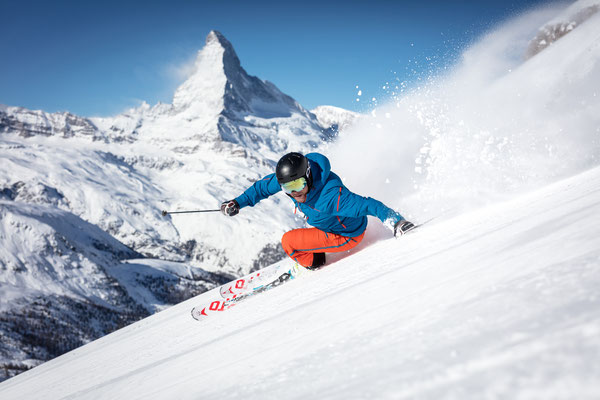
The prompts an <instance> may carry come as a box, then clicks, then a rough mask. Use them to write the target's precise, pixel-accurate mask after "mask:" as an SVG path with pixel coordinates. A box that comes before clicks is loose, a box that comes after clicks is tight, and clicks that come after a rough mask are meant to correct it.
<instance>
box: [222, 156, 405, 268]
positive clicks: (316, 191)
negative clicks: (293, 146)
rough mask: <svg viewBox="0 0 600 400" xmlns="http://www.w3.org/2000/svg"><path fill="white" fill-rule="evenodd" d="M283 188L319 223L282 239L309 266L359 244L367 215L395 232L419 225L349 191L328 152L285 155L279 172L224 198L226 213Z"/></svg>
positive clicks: (311, 222) (287, 249)
mask: <svg viewBox="0 0 600 400" xmlns="http://www.w3.org/2000/svg"><path fill="white" fill-rule="evenodd" d="M280 190H283V191H284V192H285V193H286V194H287V195H288V196H289V197H290V198H291V199H292V201H293V202H294V204H295V205H296V208H299V209H300V210H301V211H302V212H303V213H304V215H305V218H306V221H307V222H308V224H309V225H312V226H313V227H314V228H303V229H293V230H291V231H289V232H286V233H285V234H284V235H283V237H282V238H281V245H282V247H283V250H284V251H285V252H286V253H287V255H288V256H290V258H292V259H293V260H295V261H296V262H297V263H298V264H300V265H302V266H304V267H306V268H308V269H313V268H318V267H320V266H322V265H324V264H325V253H334V252H341V251H346V250H350V249H351V248H353V247H355V246H356V245H357V244H359V243H360V242H361V240H362V239H363V237H364V235H365V231H366V229H367V215H372V216H376V217H378V218H379V219H380V220H381V221H382V222H383V223H384V224H385V225H386V226H388V227H390V228H393V230H394V236H397V235H401V234H404V233H406V232H408V231H409V230H411V229H413V228H414V227H415V225H414V224H412V223H411V222H409V221H406V220H405V219H404V218H403V217H402V215H400V214H399V213H397V212H396V211H394V210H392V209H391V208H389V207H387V206H385V205H384V204H383V203H382V202H380V201H377V200H375V199H372V198H370V197H362V196H359V195H357V194H354V193H352V192H351V191H349V190H348V189H347V188H346V187H345V186H344V184H343V183H342V180H341V179H340V177H339V176H337V175H336V174H335V173H334V172H332V171H331V166H330V163H329V160H328V159H327V157H325V156H324V155H322V154H319V153H309V154H307V155H306V156H304V155H302V154H300V153H289V154H286V155H284V156H283V157H281V159H280V160H279V162H278V163H277V167H276V168H275V173H274V174H269V175H267V176H266V177H264V178H263V179H261V180H259V181H257V182H255V183H254V184H253V185H252V186H251V187H250V188H248V189H247V190H246V191H245V192H244V193H242V194H241V195H240V196H239V197H236V198H235V199H233V200H228V201H225V202H223V203H222V204H221V212H222V213H223V214H225V215H226V216H234V215H237V214H238V213H239V211H240V209H241V208H244V207H246V206H254V205H255V204H256V203H258V202H259V201H261V200H263V199H266V198H267V197H269V196H272V195H274V194H276V193H278V192H279V191H280Z"/></svg>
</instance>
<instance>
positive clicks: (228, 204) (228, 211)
mask: <svg viewBox="0 0 600 400" xmlns="http://www.w3.org/2000/svg"><path fill="white" fill-rule="evenodd" d="M221 212H222V213H223V214H224V215H227V216H228V217H233V216H234V215H237V213H239V212H240V205H239V204H238V202H237V201H235V200H227V201H224V202H223V203H222V204H221Z"/></svg>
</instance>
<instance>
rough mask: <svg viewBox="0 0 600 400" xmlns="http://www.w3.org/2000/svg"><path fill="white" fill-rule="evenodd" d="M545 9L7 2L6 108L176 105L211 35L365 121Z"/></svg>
mask: <svg viewBox="0 0 600 400" xmlns="http://www.w3.org/2000/svg"><path fill="white" fill-rule="evenodd" d="M544 3H546V2H545V1H543V0H522V1H514V0H489V1H485V0H479V1H476V0H463V1H426V0H422V1H410V2H409V1H389V0H370V1H355V0H345V1H325V0H321V1H313V0H309V1H301V2H300V1H293V2H288V1H284V0H280V1H260V0H257V1H250V0H246V1H237V0H236V1H233V0H231V1H227V0H212V1H204V0H197V1H192V0H170V1H153V0H146V1H127V0H121V1H113V0H105V1H98V2H92V1H84V0H80V1H60V0H59V1H33V2H31V1H28V2H20V1H7V0H0V15H2V16H3V18H2V24H0V38H2V40H0V104H6V105H11V106H22V107H26V108H30V109H42V110H45V111H48V112H55V111H70V112H73V113H75V114H78V115H82V116H108V115H114V114H117V113H119V112H121V111H123V110H125V109H126V108H129V107H133V106H137V105H139V103H140V102H141V101H146V102H148V103H149V104H151V105H153V104H156V103H157V102H159V101H161V102H165V103H170V102H171V100H172V95H173V92H174V90H175V88H176V87H177V86H178V85H179V84H180V83H181V82H182V79H183V78H182V74H181V70H182V69H184V68H183V67H184V66H185V65H188V64H189V63H190V61H191V60H193V59H194V58H195V55H196V53H197V51H198V50H200V49H201V48H202V46H203V45H204V40H205V38H206V35H207V34H208V33H209V32H210V31H211V30H213V29H214V30H218V31H220V32H221V33H223V34H224V35H225V37H227V39H229V41H230V42H231V43H232V44H233V46H234V48H235V50H236V52H237V54H238V56H239V58H240V60H241V62H242V66H243V67H244V68H245V69H246V71H247V72H248V73H249V74H251V75H255V76H258V77H259V78H261V79H264V80H269V81H271V82H273V83H274V84H275V85H277V86H278V87H279V89H281V90H282V91H283V92H285V93H287V94H289V95H290V96H292V97H294V98H295V99H296V100H297V101H298V102H300V104H302V105H303V106H305V107H306V108H309V109H310V108H313V107H315V106H317V105H321V104H329V105H335V106H338V107H344V108H347V109H351V110H355V111H365V110H366V109H368V107H370V106H371V105H372V102H371V101H370V99H371V98H372V97H376V98H377V99H378V100H379V101H384V100H385V94H386V91H385V90H383V89H382V86H384V85H385V84H386V82H390V83H392V82H397V81H400V82H401V81H409V82H410V81H414V79H415V76H416V75H418V74H419V73H423V71H427V70H429V69H431V68H435V67H439V66H440V65H443V63H445V62H449V61H451V60H452V58H453V57H455V56H456V55H457V54H459V50H460V48H462V47H464V46H465V45H467V44H468V43H469V42H470V41H471V40H473V39H474V38H476V37H477V36H479V35H481V34H482V33H483V32H485V31H486V30H488V29H490V28H492V27H493V26H495V25H496V24H498V23H499V22H501V21H503V20H505V19H507V18H510V17H511V16H513V15H515V14H517V13H519V12H521V11H523V10H525V9H528V8H531V7H532V6H534V5H538V4H544ZM427 58H432V60H433V61H427ZM415 69H416V70H417V73H415V72H414V71H413V70H415ZM356 86H358V87H359V89H360V90H362V93H363V95H362V96H361V102H356V98H357V95H356V94H357V91H358V90H357V89H356Z"/></svg>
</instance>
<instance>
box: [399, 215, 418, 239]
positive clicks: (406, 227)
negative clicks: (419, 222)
mask: <svg viewBox="0 0 600 400" xmlns="http://www.w3.org/2000/svg"><path fill="white" fill-rule="evenodd" d="M415 228H416V227H415V224H413V223H412V222H409V221H407V220H405V219H401V220H400V221H398V222H396V225H394V236H396V237H398V236H401V235H404V234H405V233H406V232H408V231H411V230H413V229H415Z"/></svg>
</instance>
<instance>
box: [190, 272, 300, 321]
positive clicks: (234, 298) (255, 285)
mask: <svg viewBox="0 0 600 400" xmlns="http://www.w3.org/2000/svg"><path fill="white" fill-rule="evenodd" d="M281 269H282V268H281V266H277V267H276V268H273V270H272V271H267V273H265V274H262V275H259V274H258V273H257V274H250V275H249V276H247V277H244V278H240V279H238V280H237V281H234V282H232V283H229V284H226V285H223V287H225V289H224V288H223V287H221V288H220V289H219V293H220V294H221V296H223V294H224V293H225V294H227V293H230V294H231V295H230V296H226V297H224V298H221V299H215V300H212V301H209V302H207V303H206V304H204V305H200V306H196V307H194V308H192V311H191V314H192V318H194V319H195V320H197V321H201V320H204V319H206V318H208V317H209V316H210V315H212V314H214V313H216V312H222V311H225V310H228V309H230V308H231V307H233V306H235V305H237V304H239V303H240V302H241V301H244V300H246V299H247V298H249V297H252V296H254V295H257V294H259V293H263V292H266V291H267V290H271V289H273V288H276V287H278V286H280V285H282V284H283V283H285V282H287V281H289V280H292V279H295V278H297V277H299V276H300V275H302V274H303V273H304V272H305V271H308V270H307V269H306V268H304V267H301V266H299V265H298V264H296V265H294V266H293V267H291V268H289V269H287V270H285V271H283V272H281ZM278 271H279V272H281V273H280V274H279V275H277V272H278ZM275 275H276V278H275V279H271V280H267V279H268V278H267V277H272V276H275ZM259 276H260V279H259ZM251 278H252V279H251ZM238 282H239V283H238ZM236 291H237V292H236Z"/></svg>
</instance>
